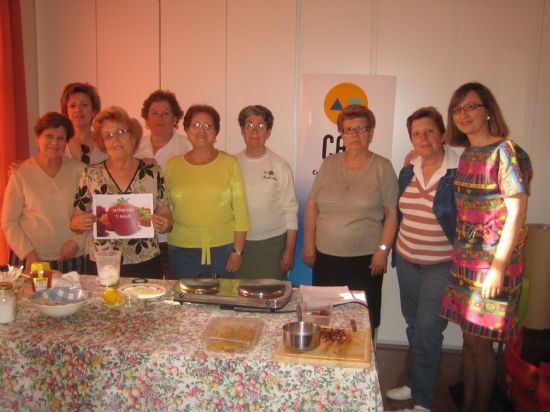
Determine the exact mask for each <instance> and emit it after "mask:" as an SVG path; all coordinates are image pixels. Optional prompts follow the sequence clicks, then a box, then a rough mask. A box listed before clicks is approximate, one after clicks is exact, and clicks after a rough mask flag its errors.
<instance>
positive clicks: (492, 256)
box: [2, 83, 532, 411]
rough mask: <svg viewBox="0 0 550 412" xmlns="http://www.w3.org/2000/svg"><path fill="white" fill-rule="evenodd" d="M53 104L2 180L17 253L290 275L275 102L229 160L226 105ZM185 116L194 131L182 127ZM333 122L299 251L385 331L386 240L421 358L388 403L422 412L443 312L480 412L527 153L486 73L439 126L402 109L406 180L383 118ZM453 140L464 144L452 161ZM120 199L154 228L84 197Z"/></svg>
mask: <svg viewBox="0 0 550 412" xmlns="http://www.w3.org/2000/svg"><path fill="white" fill-rule="evenodd" d="M61 102H62V112H63V113H65V114H66V115H67V116H68V118H67V117H65V116H64V115H62V114H59V113H47V114H46V115H44V116H42V117H41V118H40V119H39V120H38V121H37V123H36V125H35V133H36V142H37V146H38V153H37V154H36V155H35V156H34V157H33V158H31V159H28V160H27V161H25V162H23V163H22V164H21V165H19V166H18V167H17V168H16V170H15V171H14V173H13V174H12V176H11V178H10V181H9V183H8V186H7V188H6V195H5V201H4V210H3V215H2V227H3V229H4V232H5V234H6V237H7V239H8V243H9V244H10V246H11V248H12V251H13V256H14V258H15V259H18V260H19V261H21V262H25V263H26V265H27V267H28V266H29V265H30V263H32V262H34V261H37V260H50V261H52V264H53V265H54V267H59V269H60V270H72V269H77V270H82V268H85V270H86V272H88V273H94V270H95V265H94V254H95V253H96V252H97V251H98V250H103V249H119V250H121V251H122V256H123V262H122V270H121V273H122V275H128V276H130V275H132V276H144V277H161V276H163V275H164V276H166V274H167V273H168V272H169V271H170V272H171V275H172V277H174V278H181V277H190V276H197V275H204V276H220V277H231V276H236V277H239V278H245V277H270V278H279V279H285V278H286V274H287V272H288V271H289V270H290V269H291V268H292V267H293V266H294V251H295V247H296V233H297V228H298V221H297V212H298V202H297V200H296V196H295V194H294V185H293V177H292V172H291V169H290V167H289V165H288V163H287V162H286V161H285V160H284V159H282V158H281V157H280V156H278V155H277V154H276V153H274V152H273V151H271V150H270V149H269V148H268V147H267V146H266V142H267V140H268V139H269V137H270V135H271V132H272V128H273V114H272V113H271V111H270V110H269V109H267V108H266V107H264V106H260V105H256V106H248V107H245V108H244V109H243V110H242V111H241V112H240V113H239V116H238V123H239V126H240V129H241V134H242V136H243V138H244V142H245V144H246V149H245V150H243V151H242V152H241V153H239V154H237V155H236V156H232V155H229V154H227V153H225V152H223V151H221V150H219V149H217V148H216V146H215V142H216V136H217V135H218V133H219V131H220V115H219V114H218V112H217V111H216V110H215V109H214V108H213V107H211V106H207V105H193V106H191V107H190V108H189V109H188V110H187V112H186V113H185V117H183V111H182V110H181V108H180V106H179V104H178V102H177V100H176V97H175V95H174V94H173V93H171V92H167V91H162V90H160V91H156V92H154V93H152V94H151V95H150V96H149V97H148V98H147V99H146V100H145V102H144V105H143V109H142V116H143V118H144V120H145V122H146V125H147V128H148V129H149V131H150V135H147V136H142V129H141V126H140V125H139V123H138V122H137V121H136V120H135V119H131V118H129V116H128V114H127V113H126V112H125V111H124V110H123V109H121V108H119V107H110V108H108V109H106V110H103V111H101V110H100V100H99V96H98V95H97V92H96V91H95V88H93V87H92V86H90V85H87V84H80V83H73V84H70V85H68V86H67V87H66V89H65V91H64V92H63V95H62V99H61ZM182 117H183V127H184V130H185V132H186V134H187V139H186V138H185V137H183V136H181V135H179V134H177V133H176V130H175V128H176V127H177V124H178V122H179V121H180V119H181V118H182ZM337 125H338V131H339V132H340V133H341V135H342V137H343V139H344V144H345V147H346V150H345V151H344V152H341V153H338V154H335V155H331V156H329V157H327V158H326V159H325V160H324V161H323V163H322V165H321V168H320V170H319V173H318V174H317V176H316V178H315V181H314V183H313V186H312V189H311V193H310V196H309V198H308V200H307V205H306V209H305V216H304V244H303V249H302V260H303V261H304V262H305V263H306V264H307V265H308V266H311V267H312V268H313V284H314V285H320V286H323V285H342V284H345V285H347V286H349V287H350V288H351V289H359V290H365V291H366V294H367V299H368V304H369V309H370V313H371V321H372V327H373V328H377V327H378V326H379V324H380V308H381V291H382V279H383V274H384V273H385V272H386V270H387V263H388V262H387V259H388V255H389V253H390V250H393V251H392V259H391V260H392V264H393V265H395V266H396V269H397V276H398V280H399V285H400V294H401V308H402V313H403V316H404V318H405V320H406V323H407V339H408V341H409V346H410V352H411V361H410V366H409V375H408V382H407V385H405V386H403V387H399V388H395V389H392V390H390V391H388V393H387V396H388V397H390V398H393V399H401V400H402V399H413V400H414V404H415V409H430V407H431V404H432V397H433V390H434V387H435V382H436V378H437V371H438V363H439V356H440V351H441V345H442V340H443V335H442V332H443V330H444V329H445V327H446V324H447V320H451V321H453V322H456V323H458V324H459V325H460V326H461V327H462V330H463V337H464V348H463V358H464V362H463V368H464V380H465V393H464V409H465V410H479V411H482V410H487V408H488V405H489V398H490V393H491V391H492V388H493V385H494V381H495V373H496V361H495V356H494V353H493V351H492V342H493V341H494V340H504V339H506V338H507V337H508V336H510V335H511V334H512V333H514V330H515V323H514V313H515V308H516V306H517V301H518V295H519V291H520V288H521V279H522V277H521V275H522V269H523V264H522V255H521V249H520V248H516V247H515V245H516V243H517V240H518V234H519V232H520V228H521V226H522V224H523V221H524V218H525V211H526V204H527V195H528V190H529V183H530V180H531V177H532V169H531V164H530V161H529V157H528V155H527V154H526V153H525V152H524V151H523V149H521V147H519V146H518V145H517V144H515V143H514V142H513V141H511V140H509V139H508V138H507V134H508V129H507V126H506V123H505V121H504V119H503V117H502V113H501V111H500V108H499V106H498V104H497V102H496V100H495V98H494V96H493V94H492V93H491V91H490V90H489V89H488V88H487V87H485V86H483V85H482V84H480V83H467V84H464V85H462V86H461V87H459V88H458V89H457V90H456V91H455V92H454V94H453V96H452V98H451V101H450V104H449V107H448V117H447V130H446V128H445V125H444V122H443V118H442V116H441V115H440V114H439V113H438V112H437V110H436V109H435V108H433V107H424V108H421V109H419V110H417V111H415V112H414V113H413V114H411V116H409V118H408V119H407V130H408V133H409V136H410V139H411V143H412V145H413V148H414V152H415V154H416V155H417V157H415V158H414V159H413V160H412V161H411V163H410V164H408V165H406V166H405V167H404V168H403V169H402V170H401V171H400V173H399V179H398V178H397V176H396V174H395V172H394V170H393V167H392V165H391V163H390V161H389V160H388V159H385V158H383V157H381V156H379V155H377V154H376V153H373V152H372V151H370V149H369V147H370V144H371V143H372V140H373V137H374V131H375V127H376V120H375V117H374V114H373V113H372V112H371V111H370V110H369V109H368V108H367V107H364V106H361V105H349V106H347V107H346V108H344V109H343V110H342V111H341V113H340V115H339V117H338V121H337ZM445 142H447V143H448V144H449V145H453V146H462V147H464V151H463V153H462V155H461V156H460V159H459V158H458V155H456V154H455V152H454V151H453V150H451V149H448V148H447V146H446V145H445ZM64 155H65V156H64ZM84 163H85V164H89V165H90V166H88V167H86V168H84V167H85V165H84ZM74 188H76V194H75V190H74ZM117 193H118V194H126V193H152V194H153V199H154V213H153V216H152V220H153V226H154V229H155V232H156V235H155V237H154V238H150V239H117V240H99V239H94V237H93V236H92V234H91V230H92V227H93V223H94V222H95V221H96V220H97V217H96V216H95V214H94V213H93V212H94V211H93V210H92V197H93V195H94V194H117ZM69 222H70V224H69ZM166 234H167V237H166ZM163 235H164V236H163ZM157 236H158V238H157ZM159 240H160V246H159ZM166 241H167V243H166ZM167 256H168V257H169V259H167ZM168 262H169V266H170V268H169V269H168V268H167V267H168Z"/></svg>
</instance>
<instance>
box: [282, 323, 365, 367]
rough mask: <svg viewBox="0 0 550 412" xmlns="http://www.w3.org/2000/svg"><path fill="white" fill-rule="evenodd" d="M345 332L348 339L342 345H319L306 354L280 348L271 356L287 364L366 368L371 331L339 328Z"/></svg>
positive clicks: (324, 343) (323, 341)
mask: <svg viewBox="0 0 550 412" xmlns="http://www.w3.org/2000/svg"><path fill="white" fill-rule="evenodd" d="M339 329H343V330H345V332H346V335H347V337H348V339H347V340H346V342H344V343H338V342H327V341H325V340H323V339H321V343H320V344H319V346H317V347H316V348H315V349H313V350H310V351H307V352H295V351H292V350H290V349H288V348H286V347H285V346H284V345H283V344H282V342H281V346H280V347H279V349H278V350H277V352H275V355H274V356H273V357H274V358H275V359H276V360H279V361H281V362H287V363H304V364H308V365H315V366H336V367H340V368H368V367H370V360H371V330H370V329H358V330H357V332H353V331H352V330H351V329H349V328H339Z"/></svg>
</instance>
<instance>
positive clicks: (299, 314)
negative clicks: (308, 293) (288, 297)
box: [296, 303, 303, 322]
mask: <svg viewBox="0 0 550 412" xmlns="http://www.w3.org/2000/svg"><path fill="white" fill-rule="evenodd" d="M302 314H303V312H302V304H301V303H297V304H296V317H297V318H298V322H301V321H302Z"/></svg>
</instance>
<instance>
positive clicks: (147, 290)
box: [121, 283, 166, 300]
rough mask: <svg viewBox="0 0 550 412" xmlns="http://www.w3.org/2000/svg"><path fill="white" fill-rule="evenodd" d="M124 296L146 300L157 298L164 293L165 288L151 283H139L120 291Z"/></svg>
mask: <svg viewBox="0 0 550 412" xmlns="http://www.w3.org/2000/svg"><path fill="white" fill-rule="evenodd" d="M121 292H122V293H124V294H125V295H129V296H135V297H136V298H138V299H142V300H148V299H155V298H158V297H160V296H162V295H164V294H165V293H166V288H165V287H164V286H161V285H154V284H152V283H139V284H135V285H130V286H125V287H123V288H122V289H121Z"/></svg>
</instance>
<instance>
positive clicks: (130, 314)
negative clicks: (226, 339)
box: [0, 276, 383, 411]
mask: <svg viewBox="0 0 550 412" xmlns="http://www.w3.org/2000/svg"><path fill="white" fill-rule="evenodd" d="M81 281H82V284H83V286H84V287H85V288H86V289H87V290H88V291H89V292H90V293H91V296H92V297H91V299H89V301H88V302H87V303H86V304H85V306H84V308H83V309H82V310H81V311H80V312H78V313H76V314H74V315H72V316H70V317H67V318H63V319H54V318H49V317H46V316H45V315H42V314H40V313H39V312H38V311H37V310H36V309H35V308H34V307H32V305H31V304H30V302H29V301H28V300H27V299H26V298H22V299H19V300H18V311H17V318H16V320H15V322H12V323H9V324H5V325H2V324H0V379H1V381H0V382H1V384H0V410H12V411H18V410H25V411H26V410H32V411H42V410H59V409H60V410H80V411H87V410H97V411H99V410H101V411H115V410H150V411H164V410H165V411H172V410H178V411H182V410H183V411H187V410H194V411H195V410H223V411H254V410H262V411H263V410H277V411H279V410H300V411H313V410H315V411H323V410H327V411H335V410H346V411H352V410H353V411H357V410H361V411H363V410H365V411H367V410H368V411H370V410H373V411H374V410H383V405H382V396H381V393H380V386H379V383H378V377H377V372H376V367H375V361H374V355H373V357H372V366H371V367H370V368H363V369H360V368H332V367H315V366H307V365H298V364H288V363H282V362H278V361H275V360H273V354H274V353H275V351H276V350H277V349H278V347H279V346H280V344H281V336H282V333H281V328H282V326H283V325H284V324H285V323H287V322H289V321H292V320H294V319H295V314H294V313H263V312H262V313H260V312H255V313H251V312H240V311H239V312H237V311H228V310H222V309H219V308H218V307H217V306H209V305H198V304H184V305H181V306H180V305H170V304H167V303H162V302H155V303H149V304H147V305H145V306H142V307H130V308H128V307H109V306H107V305H105V304H104V303H103V301H102V300H101V298H100V294H101V288H100V287H99V285H98V283H97V278H96V277H93V276H81ZM121 282H122V284H124V283H125V282H129V280H128V279H123V280H122V281H121ZM155 283H158V284H162V285H164V286H166V287H170V286H171V285H172V283H173V281H155ZM295 293H297V292H295ZM214 316H240V317H257V318H261V319H262V320H263V321H264V322H265V324H264V329H263V333H262V336H261V338H260V340H259V342H258V344H257V345H256V346H255V347H254V348H253V349H252V350H251V351H250V352H248V353H244V354H235V353H225V352H208V351H206V348H205V345H204V343H203V342H202V340H201V334H202V333H203V331H204V328H205V326H206V325H207V324H208V322H209V320H210V318H211V317H214ZM352 317H353V318H355V319H356V320H357V323H358V327H360V328H362V327H367V326H368V325H369V320H368V311H367V310H366V308H365V307H363V306H361V305H358V304H347V305H343V306H337V307H335V308H334V310H333V318H332V321H331V323H332V325H335V326H348V325H349V319H350V318H352Z"/></svg>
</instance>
